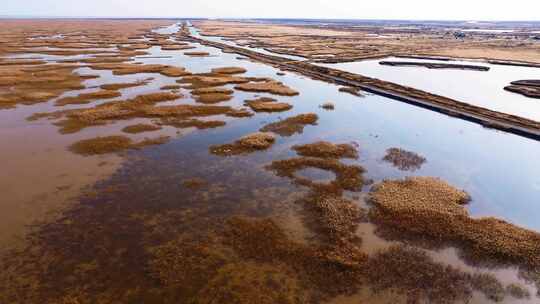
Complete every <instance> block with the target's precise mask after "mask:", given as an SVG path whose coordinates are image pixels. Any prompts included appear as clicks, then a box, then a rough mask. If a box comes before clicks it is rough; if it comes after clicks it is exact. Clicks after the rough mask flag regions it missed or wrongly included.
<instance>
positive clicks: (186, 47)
mask: <svg viewBox="0 0 540 304" xmlns="http://www.w3.org/2000/svg"><path fill="white" fill-rule="evenodd" d="M194 48H195V47H194V46H192V45H184V44H166V45H162V46H161V49H162V50H164V51H179V50H189V49H194Z"/></svg>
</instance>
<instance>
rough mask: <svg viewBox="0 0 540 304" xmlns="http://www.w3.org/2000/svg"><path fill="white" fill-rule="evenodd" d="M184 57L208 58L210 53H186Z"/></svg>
mask: <svg viewBox="0 0 540 304" xmlns="http://www.w3.org/2000/svg"><path fill="white" fill-rule="evenodd" d="M184 55H187V56H191V57H207V56H210V53H208V52H184Z"/></svg>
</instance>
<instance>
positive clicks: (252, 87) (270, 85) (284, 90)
mask: <svg viewBox="0 0 540 304" xmlns="http://www.w3.org/2000/svg"><path fill="white" fill-rule="evenodd" d="M235 89H237V90H240V91H247V92H264V93H270V94H275V95H283V96H295V95H298V94H299V93H298V91H295V90H293V89H291V88H289V87H288V86H286V85H284V84H283V83H281V82H278V81H274V80H272V81H259V82H250V83H242V84H239V85H237V86H236V87H235Z"/></svg>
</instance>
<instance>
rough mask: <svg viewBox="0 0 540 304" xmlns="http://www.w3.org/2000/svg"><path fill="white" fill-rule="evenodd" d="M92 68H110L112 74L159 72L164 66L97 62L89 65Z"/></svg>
mask: <svg viewBox="0 0 540 304" xmlns="http://www.w3.org/2000/svg"><path fill="white" fill-rule="evenodd" d="M89 67H90V68H91V69H93V70H111V71H112V73H113V74H114V75H130V74H139V73H159V72H161V71H162V70H163V69H164V68H165V67H167V66H163V65H161V64H131V63H98V64H92V65H90V66H89Z"/></svg>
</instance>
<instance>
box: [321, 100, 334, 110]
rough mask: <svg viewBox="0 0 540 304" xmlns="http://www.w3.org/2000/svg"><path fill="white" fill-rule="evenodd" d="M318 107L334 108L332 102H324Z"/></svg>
mask: <svg viewBox="0 0 540 304" xmlns="http://www.w3.org/2000/svg"><path fill="white" fill-rule="evenodd" d="M320 107H321V108H323V109H325V110H329V111H330V110H334V109H335V105H334V104H333V103H332V102H325V103H323V104H322V105H321V106H320Z"/></svg>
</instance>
